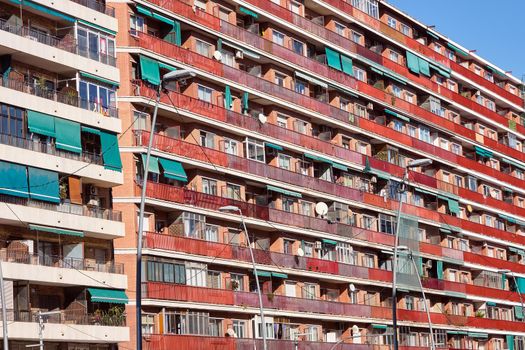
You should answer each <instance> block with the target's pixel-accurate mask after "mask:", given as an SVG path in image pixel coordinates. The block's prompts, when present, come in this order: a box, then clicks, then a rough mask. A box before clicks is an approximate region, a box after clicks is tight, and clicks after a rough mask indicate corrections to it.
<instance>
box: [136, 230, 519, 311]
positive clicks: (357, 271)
mask: <svg viewBox="0 0 525 350" xmlns="http://www.w3.org/2000/svg"><path fill="white" fill-rule="evenodd" d="M363 231H364V233H366V231H365V230H363ZM353 233H354V234H356V232H353ZM370 233H376V234H377V236H373V235H369V237H367V238H364V237H361V235H359V234H357V235H356V239H362V240H364V241H367V242H377V241H379V239H381V236H383V237H386V238H390V239H389V240H387V242H385V243H386V244H389V245H392V246H393V237H392V236H390V235H386V234H381V233H378V232H371V231H370ZM373 239H375V240H373ZM421 244H422V245H428V244H426V243H421ZM435 247H437V248H440V249H445V248H441V247H440V246H435ZM144 248H145V249H154V250H167V251H177V252H184V253H188V254H195V255H202V256H214V257H217V258H218V259H224V260H236V261H242V262H245V263H251V258H250V255H249V250H248V248H246V247H241V246H234V245H227V244H223V243H216V242H208V241H204V240H198V239H191V238H186V237H180V236H171V235H164V234H157V233H153V232H148V233H147V234H146V236H145V237H144ZM253 253H254V258H255V261H256V262H257V263H259V264H263V265H270V266H272V265H275V266H278V267H281V268H286V269H296V270H303V271H312V272H319V273H327V274H331V275H340V276H346V277H353V278H360V279H365V280H366V279H368V280H374V281H378V282H391V281H392V273H391V272H390V271H387V270H381V269H374V268H367V267H363V266H358V265H351V264H346V263H342V262H336V261H328V260H321V259H315V258H308V257H299V256H294V255H288V254H283V253H278V252H272V251H265V250H260V249H255V250H253ZM480 258H481V257H480ZM514 265H516V264H514ZM515 267H516V266H514V268H513V270H516V268H515ZM422 283H423V286H424V287H425V288H428V289H434V290H438V291H450V292H456V293H462V294H471V295H477V296H480V297H483V298H494V299H506V300H511V301H514V302H519V294H518V293H515V292H512V291H507V290H501V289H495V288H488V287H483V286H476V285H473V284H464V283H459V282H451V281H446V280H440V279H437V278H428V277H425V278H422Z"/></svg>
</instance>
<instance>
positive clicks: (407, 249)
mask: <svg viewBox="0 0 525 350" xmlns="http://www.w3.org/2000/svg"><path fill="white" fill-rule="evenodd" d="M397 249H398V250H400V251H404V252H407V253H408V258H409V259H410V261H412V266H413V267H414V271H415V272H416V275H417V281H418V282H419V288H420V289H421V294H422V295H423V302H424V303H425V311H426V313H427V319H428V329H429V331H430V350H435V349H436V344H435V343H434V332H433V330H432V319H431V318H430V310H429V308H428V307H429V305H427V297H426V295H425V291H424V290H423V283H421V276H419V271H418V270H417V265H416V262H415V260H414V255H413V254H412V250H410V249H409V248H408V247H406V246H399V247H397ZM396 338H397V337H396Z"/></svg>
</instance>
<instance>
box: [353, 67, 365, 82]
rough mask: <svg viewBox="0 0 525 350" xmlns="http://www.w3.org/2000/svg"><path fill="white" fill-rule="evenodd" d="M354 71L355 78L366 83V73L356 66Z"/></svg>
mask: <svg viewBox="0 0 525 350" xmlns="http://www.w3.org/2000/svg"><path fill="white" fill-rule="evenodd" d="M353 71H354V77H355V78H356V79H357V80H360V81H366V75H365V71H364V70H363V69H361V68H358V67H356V66H354V67H353Z"/></svg>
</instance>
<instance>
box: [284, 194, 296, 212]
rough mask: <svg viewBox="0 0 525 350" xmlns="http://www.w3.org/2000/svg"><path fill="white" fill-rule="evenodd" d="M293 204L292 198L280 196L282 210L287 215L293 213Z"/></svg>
mask: <svg viewBox="0 0 525 350" xmlns="http://www.w3.org/2000/svg"><path fill="white" fill-rule="evenodd" d="M294 203H295V201H294V200H293V199H292V198H289V197H285V196H282V207H283V209H282V210H284V211H287V212H289V213H293V212H294V208H293V205H294Z"/></svg>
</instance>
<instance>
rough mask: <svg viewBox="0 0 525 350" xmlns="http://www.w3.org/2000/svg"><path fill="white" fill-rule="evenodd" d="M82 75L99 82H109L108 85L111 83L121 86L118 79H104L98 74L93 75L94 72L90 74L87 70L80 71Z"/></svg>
mask: <svg viewBox="0 0 525 350" xmlns="http://www.w3.org/2000/svg"><path fill="white" fill-rule="evenodd" d="M80 76H81V77H84V78H87V79H92V80H95V81H98V82H99V83H102V84H107V85H111V86H114V87H118V86H119V83H118V81H113V80H109V79H104V78H102V77H99V76H98V75H93V74H89V73H86V72H80Z"/></svg>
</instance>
